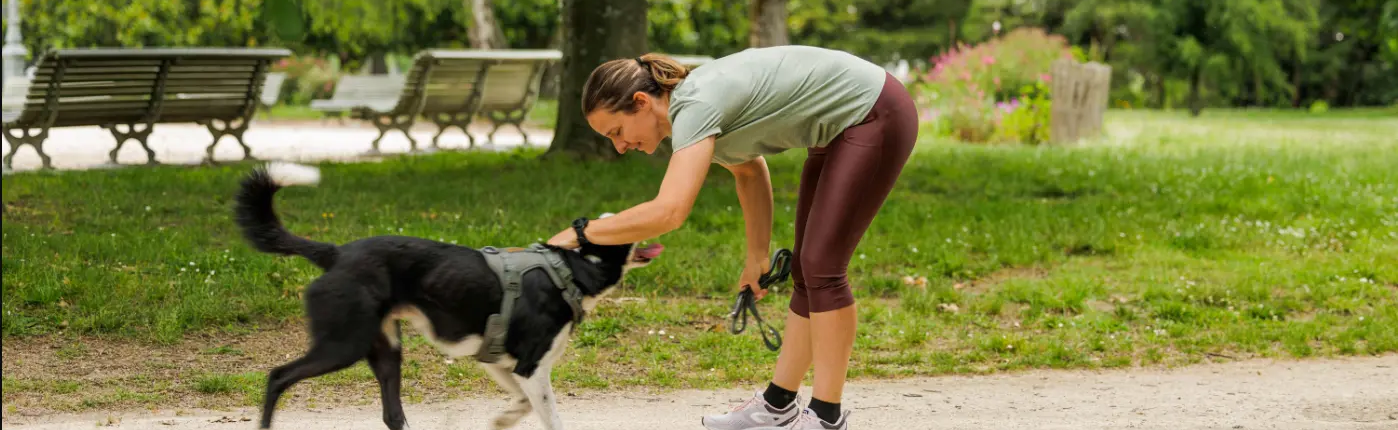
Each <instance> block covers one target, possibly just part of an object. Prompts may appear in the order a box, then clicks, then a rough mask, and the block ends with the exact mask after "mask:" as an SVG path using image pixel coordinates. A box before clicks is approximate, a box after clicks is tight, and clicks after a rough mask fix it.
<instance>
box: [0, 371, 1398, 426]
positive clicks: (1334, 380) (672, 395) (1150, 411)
mask: <svg viewBox="0 0 1398 430" xmlns="http://www.w3.org/2000/svg"><path fill="white" fill-rule="evenodd" d="M804 392H806V393H808V392H809V391H808V390H806V391H804ZM560 395H562V393H560ZM744 395H746V392H744V391H743V390H741V389H735V390H724V391H717V392H714V391H677V392H669V393H640V392H630V393H622V392H616V393H596V394H587V395H579V396H573V397H568V396H564V397H562V398H561V399H560V401H559V406H560V409H561V410H562V415H563V419H564V422H565V423H566V425H567V426H568V429H570V430H604V429H606V430H642V429H646V430H650V429H666V430H670V429H675V430H679V429H696V430H699V429H701V427H700V425H699V416H700V415H701V414H704V413H712V412H715V411H720V410H722V409H723V408H725V407H726V405H727V404H728V403H729V402H731V401H735V400H738V399H739V398H741V397H743V396H744ZM844 403H845V407H846V408H847V409H851V410H853V411H854V414H853V415H852V416H851V424H852V426H851V428H852V429H859V430H865V429H869V430H873V429H880V430H883V429H929V430H930V429H1075V430H1077V429H1171V430H1176V429H1298V430H1299V429H1307V430H1312V429H1315V430H1321V429H1398V355H1386V356H1382V357H1365V358H1349V359H1335V360H1308V361H1272V360H1253V361H1247V362H1238V363H1229V364H1209V365H1199V366H1192V367H1187V368H1182V369H1174V370H1143V369H1132V370H1113V371H1101V372H1088V371H1034V372H1022V373H1014V374H1008V375H995V376H948V377H937V378H917V379H906V380H897V381H882V382H876V381H859V382H857V383H855V384H854V385H852V386H851V387H850V389H849V392H848V393H847V394H846V399H845V401H844ZM502 405H503V400H500V399H475V400H466V401H458V402H452V403H442V404H429V405H408V406H406V409H407V414H408V421H409V423H410V424H411V425H412V428H413V429H415V430H435V429H441V430H446V429H453V430H455V429H486V428H488V425H487V424H488V422H489V418H490V417H491V416H493V415H494V414H495V413H496V412H497V411H499V410H500V409H501V406H502ZM256 414H257V411H256V410H255V409H252V408H248V409H240V410H235V411H189V412H186V413H184V414H182V415H178V416H177V415H176V414H174V413H171V412H158V413H154V414H153V413H151V412H147V411H130V412H123V413H113V414H110V415H108V414H85V415H69V416H47V417H13V416H6V417H5V419H4V426H5V428H7V429H8V428H15V429H34V430H38V429H44V430H49V429H70V428H94V425H95V424H96V423H98V422H99V421H105V420H108V417H111V418H115V419H117V420H119V422H117V423H115V424H113V425H110V426H107V427H101V428H111V429H171V430H175V429H235V428H237V429H241V428H254V427H255V421H253V420H255V419H256V416H257V415H256ZM277 418H278V420H277V421H276V424H277V425H276V426H275V428H282V429H334V430H361V429H364V430H369V429H373V430H377V429H383V428H385V427H384V425H383V423H382V421H380V414H379V410H378V409H377V404H376V403H375V404H374V406H371V407H364V408H352V409H335V410H312V411H307V410H283V411H281V413H280V414H279V415H278V416H277ZM516 428H520V429H538V428H541V427H540V425H539V422H538V421H537V420H536V419H534V418H533V417H530V418H527V419H525V421H523V422H522V423H521V424H520V426H519V427H516Z"/></svg>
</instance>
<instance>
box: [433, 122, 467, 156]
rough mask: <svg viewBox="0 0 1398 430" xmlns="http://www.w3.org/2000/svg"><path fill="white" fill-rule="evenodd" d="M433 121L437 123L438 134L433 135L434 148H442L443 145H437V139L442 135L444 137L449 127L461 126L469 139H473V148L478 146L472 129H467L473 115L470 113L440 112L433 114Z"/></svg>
mask: <svg viewBox="0 0 1398 430" xmlns="http://www.w3.org/2000/svg"><path fill="white" fill-rule="evenodd" d="M432 122H433V123H435V124H437V134H436V135H434V136H432V148H433V149H441V147H440V146H438V145H437V139H439V138H441V137H442V133H446V132H447V129H449V128H452V127H456V128H460V129H461V132H462V133H465V134H466V138H467V139H469V140H470V141H471V147H472V148H475V147H476V137H475V136H472V135H471V131H470V130H467V129H466V127H468V126H470V125H471V115H470V114H465V113H456V114H448V113H439V114H436V115H433V116H432Z"/></svg>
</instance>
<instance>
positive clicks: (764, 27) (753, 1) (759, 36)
mask: <svg viewBox="0 0 1398 430" xmlns="http://www.w3.org/2000/svg"><path fill="white" fill-rule="evenodd" d="M748 1H749V2H750V3H749V7H748V10H749V15H748V22H749V27H748V28H749V30H748V46H749V47H753V48H762V47H767V46H778V45H787V44H790V43H791V42H790V39H789V38H788V37H787V34H786V33H787V32H786V15H787V14H786V1H787V0H748Z"/></svg>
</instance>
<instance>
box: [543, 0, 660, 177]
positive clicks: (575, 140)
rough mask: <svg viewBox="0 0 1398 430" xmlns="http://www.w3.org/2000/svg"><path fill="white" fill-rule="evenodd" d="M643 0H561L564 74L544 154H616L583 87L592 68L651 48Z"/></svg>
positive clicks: (601, 156) (587, 156) (603, 156)
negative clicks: (588, 108)
mask: <svg viewBox="0 0 1398 430" xmlns="http://www.w3.org/2000/svg"><path fill="white" fill-rule="evenodd" d="M646 31H647V20H646V1H645V0H563V74H562V80H561V82H560V89H559V98H558V99H559V103H558V117H557V121H555V123H556V124H557V126H556V127H555V129H554V134H553V143H552V144H551V145H550V146H549V149H548V152H545V153H544V156H546V157H550V156H559V155H566V156H571V157H576V158H582V159H613V158H616V157H617V155H618V154H617V153H616V150H615V149H613V147H612V144H611V142H610V141H608V140H607V139H606V138H605V137H603V136H602V135H601V134H598V133H597V132H596V131H594V130H592V127H591V126H589V125H588V124H587V119H586V118H585V117H584V116H583V112H582V103H581V100H582V89H583V85H584V84H586V83H587V77H588V76H589V75H591V74H592V70H593V69H595V68H597V66H600V65H602V63H605V62H607V61H610V60H614V59H617V58H634V57H638V56H640V55H642V54H645V53H646V50H647V48H648V46H647V39H646Z"/></svg>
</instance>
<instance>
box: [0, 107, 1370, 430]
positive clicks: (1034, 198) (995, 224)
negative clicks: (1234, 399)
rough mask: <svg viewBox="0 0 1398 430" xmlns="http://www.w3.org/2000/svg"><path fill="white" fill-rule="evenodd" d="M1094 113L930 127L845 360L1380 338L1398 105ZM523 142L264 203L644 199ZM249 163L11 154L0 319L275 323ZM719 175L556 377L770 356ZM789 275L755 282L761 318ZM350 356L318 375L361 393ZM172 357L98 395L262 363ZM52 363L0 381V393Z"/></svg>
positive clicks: (717, 366) (421, 228)
mask: <svg viewBox="0 0 1398 430" xmlns="http://www.w3.org/2000/svg"><path fill="white" fill-rule="evenodd" d="M1109 120H1110V122H1109V124H1108V127H1107V130H1108V132H1109V133H1110V135H1109V136H1108V137H1107V138H1105V139H1104V140H1103V141H1102V142H1098V143H1096V144H1093V145H1087V146H1080V147H1024V146H972V145H961V144H952V143H945V142H938V141H936V140H933V139H927V140H926V141H925V142H924V144H923V145H921V147H920V148H919V150H918V152H917V153H916V154H915V155H914V157H913V158H912V160H911V161H910V162H909V165H908V166H907V168H906V169H905V172H904V174H903V177H902V179H901V180H900V184H899V186H898V188H897V189H896V190H895V191H894V193H893V195H892V196H891V197H890V198H889V201H888V203H887V205H886V207H885V208H884V209H883V211H882V212H881V214H880V215H879V217H878V219H877V220H876V221H875V223H874V225H873V226H872V227H871V229H870V232H869V234H868V235H867V236H866V238H865V240H864V241H863V242H862V244H861V246H860V248H859V250H858V251H857V252H856V254H855V258H854V261H853V262H852V265H851V267H850V273H851V274H852V279H853V282H854V283H855V284H856V285H857V288H856V291H855V293H856V297H857V298H859V300H860V306H861V307H860V321H861V326H860V331H859V333H860V336H859V338H858V340H857V350H856V353H855V358H854V360H855V363H854V365H853V367H852V369H851V374H852V376H854V377H888V376H900V375H913V374H938V373H947V372H988V371H998V370H1011V369H1022V368H1084V367H1085V368H1101V367H1120V366H1132V365H1154V364H1165V365H1170V364H1180V363H1189V362H1195V361H1199V360H1202V359H1205V358H1206V357H1208V356H1210V355H1214V356H1229V357H1237V358H1243V357H1251V356H1280V357H1311V356H1325V355H1334V354H1379V353H1384V352H1389V351H1395V350H1398V264H1394V262H1395V261H1398V210H1395V209H1398V181H1395V180H1394V178H1395V176H1394V173H1393V166H1398V139H1393V136H1395V135H1398V119H1395V117H1391V116H1387V117H1385V116H1371V115H1354V114H1344V113H1340V114H1334V115H1329V116H1317V115H1306V116H1303V117H1297V116H1294V115H1291V114H1285V113H1259V114H1255V115H1254V114H1240V113H1237V112H1224V111H1216V110H1215V111H1206V112H1205V115H1204V116H1203V117H1202V118H1195V119H1191V118H1188V116H1187V115H1186V114H1184V113H1150V112H1112V113H1111V114H1110V115H1109ZM535 155H537V152H516V153H503V154H493V153H471V154H465V153H446V154H437V155H431V156H413V157H401V158H394V159H390V160H388V161H385V162H383V163H365V164H325V165H323V168H324V171H323V177H324V181H323V183H322V184H321V185H320V186H319V187H316V188H291V189H286V190H284V191H282V193H281V194H280V195H279V200H278V210H279V211H280V212H281V214H282V216H283V220H284V221H285V222H286V223H287V226H288V228H289V229H290V230H292V231H293V232H296V233H298V234H302V235H307V236H311V237H314V238H317V239H322V240H331V241H336V242H344V241H348V240H353V239H357V238H361V237H365V236H369V235H376V234H389V233H391V234H405V235H416V236H424V237H429V238H434V239H441V240H445V241H452V242H456V243H460V244H467V245H476V246H480V245H507V246H517V245H524V244H527V243H530V242H532V241H536V240H541V239H543V238H547V237H548V236H550V235H551V234H553V233H556V232H557V231H559V230H561V229H562V228H564V227H566V225H567V223H568V222H569V221H570V220H571V219H573V218H574V217H577V216H582V215H589V216H595V215H596V214H599V213H602V212H607V211H613V212H614V211H618V210H621V209H624V208H626V207H629V206H630V205H633V204H635V203H638V202H641V201H644V200H646V199H649V198H651V197H653V196H654V192H655V190H656V188H657V186H658V183H659V180H660V178H661V177H662V175H663V164H662V163H659V162H656V161H654V160H647V159H645V158H641V157H627V158H626V159H625V160H623V161H620V162H617V163H611V164H588V165H578V164H569V163H567V162H564V161H546V160H539V159H537V158H535ZM802 160H803V156H802V155H801V154H799V153H791V154H787V155H782V156H778V157H773V158H771V159H770V160H769V163H770V165H771V169H772V175H773V183H774V186H775V190H774V191H775V193H774V194H775V208H776V213H775V217H776V224H777V228H776V229H775V232H774V246H778V247H789V246H790V244H791V243H792V239H791V236H792V232H791V223H792V219H793V216H794V214H793V212H792V209H793V207H794V206H795V199H796V191H797V178H798V177H799V174H800V166H801V162H802ZM250 167H251V166H250V165H246V164H245V165H235V166H225V167H212V168H210V167H198V168H191V167H149V168H147V167H142V168H130V169H121V170H113V171H93V172H58V173H21V174H16V175H12V176H9V177H7V178H6V180H5V181H4V203H5V207H6V213H5V218H4V223H3V231H4V248H3V264H4V265H3V276H4V295H3V311H4V319H3V335H4V338H5V339H6V340H7V341H9V340H11V339H22V338H27V337H32V336H41V335H52V334H55V333H59V332H62V333H64V335H65V336H73V335H77V336H101V337H107V338H116V339H129V340H131V341H137V342H147V341H154V342H177V341H179V340H181V339H184V338H186V337H187V336H190V335H192V334H197V333H204V332H243V333H245V332H250V331H256V330H259V329H260V328H266V327H281V326H282V325H283V324H285V322H286V321H296V320H297V319H298V318H300V315H301V304H300V303H299V302H298V300H297V295H298V293H299V291H301V288H302V287H303V286H304V285H305V284H306V283H307V282H308V281H309V280H311V279H313V278H314V277H315V276H316V275H317V274H318V271H317V269H315V268H314V267H313V266H311V265H310V264H308V263H306V262H304V261H302V260H299V259H294V258H277V257H273V256H268V255H263V254H258V253H256V252H254V251H252V250H251V249H249V248H248V247H247V246H246V245H244V244H243V243H242V241H241V239H240V238H239V237H238V235H237V232H236V230H235V228H234V225H233V222H232V219H231V217H230V215H231V206H230V203H231V198H232V197H233V193H234V192H235V190H236V187H237V180H238V178H239V176H240V175H241V174H243V173H245V172H246V171H247V170H248V169H249V168H250ZM732 187H733V185H732V178H731V176H730V175H728V174H727V173H726V172H724V171H723V170H722V169H721V168H714V169H713V170H712V171H711V174H710V176H709V179H708V187H707V188H705V190H704V191H703V194H702V195H701V196H700V199H699V201H698V203H697V206H696V208H695V210H694V212H693V214H692V215H691V217H690V218H689V220H688V221H687V222H686V224H685V226H684V227H683V228H682V229H681V230H679V231H676V232H674V233H672V234H669V235H666V236H665V237H662V238H661V239H660V241H662V242H663V243H665V244H666V245H667V250H666V254H665V255H663V256H662V257H661V259H660V260H659V261H658V262H657V263H656V264H654V265H652V266H651V267H648V268H645V269H642V270H638V271H635V272H633V273H632V274H631V276H630V278H629V279H628V281H627V284H626V286H625V287H624V293H623V294H624V295H625V296H631V297H639V298H642V299H643V300H642V301H640V302H626V303H609V304H606V305H603V306H602V307H601V308H600V309H599V312H598V313H596V314H594V315H593V316H592V317H590V319H589V320H588V321H586V322H585V323H584V324H583V325H582V326H581V328H580V331H579V333H578V334H577V339H576V340H575V342H574V344H573V347H572V349H571V351H572V352H571V353H570V356H569V358H568V359H567V361H566V362H565V364H563V365H561V367H560V368H559V369H558V371H557V372H558V373H557V374H556V376H555V379H556V380H557V381H559V384H560V386H561V387H564V388H563V389H589V388H619V387H627V386H636V385H644V386H658V387H708V386H726V385H732V383H733V382H735V381H746V382H752V381H761V380H762V379H763V378H766V377H768V376H767V375H768V372H769V370H768V369H769V368H770V365H771V363H772V362H773V361H774V360H775V354H770V353H768V352H766V351H765V350H764V349H762V348H761V341H760V338H759V337H758V336H757V334H756V333H752V332H749V333H746V334H745V335H742V336H734V335H731V334H728V333H727V331H726V327H724V326H723V324H724V323H725V321H726V320H725V318H724V314H725V313H726V312H727V311H728V308H729V306H731V302H730V300H731V297H732V293H733V291H732V288H731V285H732V284H733V282H734V281H735V278H736V276H737V274H738V272H739V270H740V268H741V267H740V263H741V261H740V256H741V255H743V236H742V228H743V226H742V219H741V216H740V208H739V206H738V202H737V198H736V195H735V194H734V191H733V189H732ZM922 277H925V278H926V282H925V283H920V282H916V281H915V282H913V283H912V284H911V285H910V284H909V283H908V282H907V281H908V280H916V279H918V278H922ZM785 291H786V290H783V291H780V292H779V293H778V294H775V295H773V296H772V298H771V299H769V300H766V301H764V302H763V303H762V306H763V314H764V315H766V316H768V318H769V319H771V320H778V321H776V322H777V324H778V325H780V317H779V316H780V315H782V312H783V309H782V307H783V306H784V300H783V297H782V293H785ZM661 330H665V334H664V335H661V334H659V333H660V331H661ZM652 332H654V333H652ZM671 336H673V337H674V338H673V339H671ZM409 345H410V346H411V347H412V348H418V351H419V353H421V354H423V355H421V356H420V357H418V358H416V359H412V360H409V361H410V366H409V367H410V369H409V370H408V371H407V372H408V374H410V375H417V376H410V377H418V378H440V380H439V381H438V383H440V384H442V385H446V386H454V387H460V386H488V385H489V384H488V382H486V381H487V379H486V378H484V376H483V375H482V374H480V373H479V371H477V370H476V369H475V367H474V364H472V363H469V362H464V361H462V362H457V363H455V364H451V365H445V364H441V362H440V359H439V358H438V359H426V358H422V357H434V355H432V354H434V353H432V352H430V349H429V348H428V347H426V346H425V345H423V344H422V343H421V341H420V340H419V341H414V342H410V343H409ZM286 352H294V351H286ZM245 353H246V352H244V351H243V350H240V349H237V348H232V347H218V348H209V349H206V350H204V351H203V354H206V355H243V354H245ZM82 354H85V351H83V350H81V349H74V350H71V351H57V352H55V357H57V358H58V359H63V357H77V356H81V355H82ZM359 367H361V369H360V370H359V371H357V373H356V372H348V371H347V372H346V373H345V374H344V375H342V376H339V378H341V379H339V380H327V381H325V382H321V383H323V384H328V385H332V386H333V385H335V384H350V385H352V386H355V387H360V388H362V389H365V390H372V378H371V377H370V375H369V373H368V372H367V369H362V366H359ZM253 370H256V371H262V370H264V369H253ZM188 372H189V375H187V376H188V378H186V379H188V380H190V381H193V382H188V383H183V384H177V385H178V386H176V387H173V388H172V387H163V388H160V389H159V390H158V391H152V392H144V391H141V390H139V389H132V390H133V391H131V392H129V393H127V392H123V393H119V394H121V395H122V396H126V397H125V398H132V399H137V400H139V399H142V398H147V397H141V396H148V397H149V398H152V399H157V400H158V399H160V398H164V397H161V396H172V397H178V395H179V394H178V393H181V392H185V393H202V394H209V395H225V394H228V393H256V392H258V388H257V386H259V385H260V384H261V383H262V380H261V379H260V378H261V377H260V376H257V375H259V374H256V373H255V374H252V375H243V374H233V375H210V374H205V373H203V371H201V370H199V369H188ZM54 383H55V382H52V381H28V380H14V379H12V377H11V376H7V379H6V380H5V384H6V389H5V392H6V397H7V399H8V398H9V397H10V396H11V393H23V392H25V391H26V389H29V390H31V391H41V392H42V391H45V390H50V389H51V388H50V387H52V386H53V385H54ZM405 385H408V384H405ZM433 386H435V385H433ZM12 388H13V389H12ZM171 390H173V391H171ZM180 390H184V391H180ZM405 390H407V392H408V394H409V395H410V396H412V395H418V396H421V395H424V393H431V390H430V389H429V388H421V389H419V388H405ZM419 390H420V391H419ZM171 392H173V393H176V394H169V393H171ZM366 392H368V393H372V391H366ZM415 392H416V394H414V393H415ZM150 396H154V397H150ZM242 397H248V398H253V397H255V396H252V395H247V396H242ZM7 401H8V400H7ZM153 401H155V400H153ZM248 401H251V400H248ZM79 407H81V405H79Z"/></svg>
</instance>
